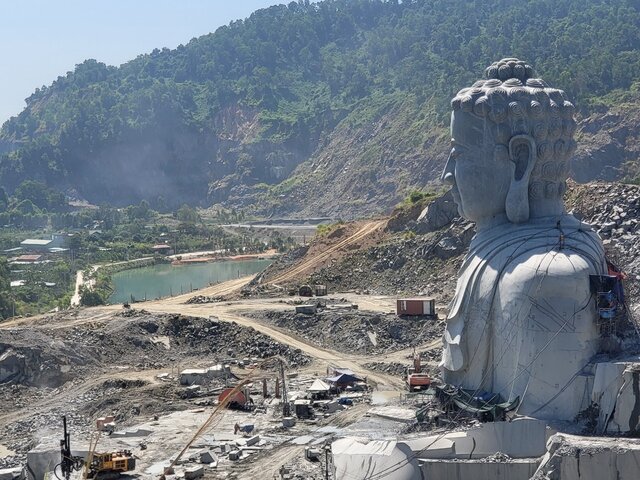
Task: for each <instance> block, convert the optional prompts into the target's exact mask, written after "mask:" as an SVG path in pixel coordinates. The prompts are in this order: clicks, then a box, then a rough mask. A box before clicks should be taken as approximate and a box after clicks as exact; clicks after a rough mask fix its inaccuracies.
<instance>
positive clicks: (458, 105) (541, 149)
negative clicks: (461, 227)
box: [442, 58, 576, 230]
mask: <svg viewBox="0 0 640 480" xmlns="http://www.w3.org/2000/svg"><path fill="white" fill-rule="evenodd" d="M486 77H487V78H486V79H485V80H479V81H477V82H476V83H474V84H473V85H472V86H471V87H469V88H464V89H462V90H460V92H458V94H457V95H456V96H455V98H454V99H453V100H452V101H451V106H452V110H453V111H452V114H451V137H452V138H451V143H452V148H451V154H450V155H449V159H448V161H447V164H446V166H445V169H444V172H443V174H442V181H443V182H444V183H446V184H449V185H451V187H452V194H453V197H454V200H455V202H456V204H457V205H458V212H459V213H460V215H461V216H462V217H464V218H466V219H468V220H471V221H474V222H476V224H477V226H478V230H481V229H482V228H484V227H485V226H490V225H493V224H499V223H504V222H507V221H508V222H512V223H524V222H527V221H529V219H531V218H535V217H547V216H554V215H561V214H563V213H564V212H565V210H564V204H563V195H564V192H565V190H566V179H567V176H568V173H569V163H568V162H569V158H570V157H571V155H572V154H573V152H574V151H575V148H576V143H575V141H574V139H573V136H574V133H575V130H576V122H575V120H574V118H573V117H574V113H575V108H574V106H573V104H572V103H571V102H569V101H568V99H567V96H566V94H565V93H564V92H563V91H562V90H558V89H555V88H550V87H549V86H548V85H547V84H546V83H545V82H544V81H543V80H541V79H539V78H534V72H533V69H532V68H531V67H530V66H529V65H527V64H525V63H524V62H522V61H520V60H518V59H515V58H506V59H503V60H500V61H499V62H496V63H494V64H492V65H491V66H489V67H488V68H487V69H486Z"/></svg>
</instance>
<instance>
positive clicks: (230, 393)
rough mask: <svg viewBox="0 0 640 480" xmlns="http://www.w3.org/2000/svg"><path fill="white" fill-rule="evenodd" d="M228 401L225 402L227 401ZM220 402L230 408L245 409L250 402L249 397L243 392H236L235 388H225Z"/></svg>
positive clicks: (219, 397)
mask: <svg viewBox="0 0 640 480" xmlns="http://www.w3.org/2000/svg"><path fill="white" fill-rule="evenodd" d="M227 397H229V398H228V400H227V401H226V402H225V400H226V399H227ZM218 401H219V402H221V403H222V402H225V403H226V404H227V406H228V407H229V408H235V409H244V408H246V406H247V404H248V403H249V402H248V399H247V396H246V395H245V394H244V392H242V391H235V388H225V389H224V390H223V391H222V392H221V393H220V395H218Z"/></svg>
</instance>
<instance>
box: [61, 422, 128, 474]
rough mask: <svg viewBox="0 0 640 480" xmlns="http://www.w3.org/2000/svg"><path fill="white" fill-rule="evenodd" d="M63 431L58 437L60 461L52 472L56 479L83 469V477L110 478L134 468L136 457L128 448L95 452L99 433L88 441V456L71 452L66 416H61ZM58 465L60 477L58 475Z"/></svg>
mask: <svg viewBox="0 0 640 480" xmlns="http://www.w3.org/2000/svg"><path fill="white" fill-rule="evenodd" d="M62 424H63V427H64V433H63V437H62V439H60V456H61V461H60V463H59V464H58V465H56V467H55V469H54V474H55V476H56V478H57V479H58V480H63V479H64V480H69V479H70V478H71V473H72V472H74V471H78V470H83V475H82V476H83V478H85V479H86V478H93V479H96V480H110V479H114V478H118V477H119V476H120V474H122V473H124V472H130V471H132V470H134V469H135V468H136V459H135V457H134V456H133V455H132V454H131V452H130V451H129V450H122V451H117V452H109V453H95V450H96V446H97V445H98V440H99V439H100V433H101V432H96V433H94V435H93V436H92V438H91V440H90V441H89V456H88V457H87V459H86V460H85V459H84V458H83V457H79V456H75V455H72V454H71V434H70V433H69V432H68V431H67V417H62ZM58 467H59V468H60V472H61V473H62V477H59V476H58Z"/></svg>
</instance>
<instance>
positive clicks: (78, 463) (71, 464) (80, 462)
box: [53, 416, 84, 480]
mask: <svg viewBox="0 0 640 480" xmlns="http://www.w3.org/2000/svg"><path fill="white" fill-rule="evenodd" d="M62 425H63V434H62V439H61V440H60V464H59V465H56V466H55V467H54V469H53V473H54V475H55V476H56V477H57V478H60V477H58V474H57V473H56V470H57V468H58V466H59V467H60V471H61V473H62V476H63V477H64V478H65V480H69V479H70V478H71V473H72V472H74V471H78V470H80V469H81V468H82V467H83V466H84V459H83V458H82V457H77V456H73V455H71V434H70V433H69V432H68V431H67V417H66V416H64V417H62Z"/></svg>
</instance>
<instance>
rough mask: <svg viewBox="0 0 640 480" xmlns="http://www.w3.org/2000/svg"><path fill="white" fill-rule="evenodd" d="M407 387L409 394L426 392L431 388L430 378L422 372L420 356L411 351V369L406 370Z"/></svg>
mask: <svg viewBox="0 0 640 480" xmlns="http://www.w3.org/2000/svg"><path fill="white" fill-rule="evenodd" d="M407 386H408V387H409V391H410V392H415V391H416V390H427V389H428V388H429V387H430V386H431V377H430V376H429V374H427V373H425V372H423V371H422V365H421V363H420V354H419V353H417V352H416V350H415V349H413V367H412V368H409V369H408V370H407Z"/></svg>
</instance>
